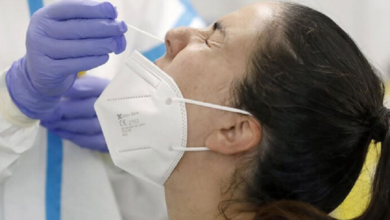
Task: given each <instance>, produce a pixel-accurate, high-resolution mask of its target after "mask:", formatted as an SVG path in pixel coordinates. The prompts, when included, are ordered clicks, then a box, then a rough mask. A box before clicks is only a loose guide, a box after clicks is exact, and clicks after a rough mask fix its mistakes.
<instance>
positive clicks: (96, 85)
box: [41, 76, 109, 152]
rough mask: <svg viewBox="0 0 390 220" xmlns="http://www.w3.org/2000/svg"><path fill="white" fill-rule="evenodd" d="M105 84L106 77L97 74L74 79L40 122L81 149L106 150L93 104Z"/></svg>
mask: <svg viewBox="0 0 390 220" xmlns="http://www.w3.org/2000/svg"><path fill="white" fill-rule="evenodd" d="M108 83H109V80H106V79H101V78H97V77H89V76H85V77H81V78H79V79H77V80H76V81H75V83H74V85H73V87H71V88H70V89H69V91H68V92H67V93H65V95H64V98H63V99H62V100H61V102H60V104H59V105H58V107H57V108H56V109H55V110H54V112H53V114H52V115H51V116H49V117H48V118H46V119H44V120H42V121H41V125H42V126H44V127H46V128H47V129H48V130H49V131H50V132H52V133H54V134H56V135H57V136H59V137H61V138H63V139H66V140H70V141H71V142H73V143H75V144H76V145H79V146H80V147H82V148H88V149H91V150H96V151H101V152H108V149H107V144H106V141H105V139H104V137H103V133H102V129H101V127H100V124H99V121H98V119H97V117H96V113H95V109H94V107H93V105H94V104H95V102H96V100H97V98H98V97H99V96H100V94H101V93H102V92H103V90H104V89H105V88H106V86H107V85H108Z"/></svg>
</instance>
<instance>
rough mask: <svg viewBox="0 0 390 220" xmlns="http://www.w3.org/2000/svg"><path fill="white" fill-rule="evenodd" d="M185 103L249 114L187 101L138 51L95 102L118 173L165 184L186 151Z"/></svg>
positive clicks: (172, 82) (172, 81) (190, 149)
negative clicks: (119, 169)
mask: <svg viewBox="0 0 390 220" xmlns="http://www.w3.org/2000/svg"><path fill="white" fill-rule="evenodd" d="M185 103H189V104H194V105H200V106H204V107H209V108H214V109H219V110H224V111H229V112H235V113H240V114H246V115H250V113H248V112H246V111H242V110H238V109H234V108H229V107H224V106H219V105H214V104H209V103H204V102H199V101H194V100H188V99H184V98H183V96H182V94H181V92H180V89H179V87H178V86H177V84H176V83H175V81H174V80H173V79H172V78H171V77H170V76H169V75H168V74H166V73H165V72H164V71H162V70H161V69H160V68H158V67H157V66H156V65H154V64H153V63H152V62H150V61H149V60H148V59H146V58H145V57H143V56H142V55H141V54H140V53H139V52H137V51H136V52H134V53H133V54H132V55H131V56H130V57H129V58H128V60H127V61H126V64H125V66H124V67H123V69H122V70H121V71H120V72H119V73H118V74H117V75H116V77H115V78H114V79H113V81H112V82H111V83H110V84H109V85H108V87H107V88H106V90H105V91H104V92H103V93H102V95H101V96H100V98H99V99H98V100H97V101H96V103H95V110H96V113H97V116H98V118H99V122H100V124H101V126H102V130H103V134H104V137H105V139H106V142H107V145H108V149H109V151H110V154H111V157H112V159H113V161H114V163H115V165H117V166H118V167H119V168H122V169H123V170H125V171H127V172H129V173H130V174H132V175H134V176H136V177H138V178H141V179H143V180H146V181H149V182H152V183H155V184H157V185H160V186H162V185H164V183H165V181H166V180H167V179H168V178H169V176H170V175H171V173H172V171H173V170H174V169H175V167H176V165H177V164H178V163H179V161H180V159H181V157H182V156H183V154H184V151H205V150H208V149H207V148H206V147H193V148H190V147H187V112H186V105H185Z"/></svg>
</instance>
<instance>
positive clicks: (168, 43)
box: [165, 39, 173, 53]
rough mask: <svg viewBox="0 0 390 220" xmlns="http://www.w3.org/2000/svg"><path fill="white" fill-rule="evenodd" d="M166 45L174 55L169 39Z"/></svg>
mask: <svg viewBox="0 0 390 220" xmlns="http://www.w3.org/2000/svg"><path fill="white" fill-rule="evenodd" d="M165 44H166V45H167V48H168V49H169V52H171V53H173V50H172V45H171V41H169V40H168V39H166V40H165Z"/></svg>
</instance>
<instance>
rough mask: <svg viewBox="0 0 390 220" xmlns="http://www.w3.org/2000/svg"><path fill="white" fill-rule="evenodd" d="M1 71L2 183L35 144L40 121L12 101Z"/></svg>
mask: <svg viewBox="0 0 390 220" xmlns="http://www.w3.org/2000/svg"><path fill="white" fill-rule="evenodd" d="M5 73H6V71H4V72H0V183H2V182H4V181H5V180H6V179H7V178H8V177H9V176H11V175H12V172H11V170H12V168H13V167H14V165H15V164H16V162H17V160H18V158H20V157H21V155H23V153H24V152H26V151H27V150H28V149H30V148H31V147H32V146H33V143H34V141H35V138H36V135H37V133H38V128H39V121H38V120H34V119H31V118H28V117H27V116H26V115H24V114H23V113H22V112H21V111H20V110H19V109H18V108H17V107H16V105H15V104H14V103H13V102H12V100H11V97H10V96H9V93H8V89H7V86H6V83H5Z"/></svg>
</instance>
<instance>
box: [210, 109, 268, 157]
mask: <svg viewBox="0 0 390 220" xmlns="http://www.w3.org/2000/svg"><path fill="white" fill-rule="evenodd" d="M260 140H261V126H260V124H259V123H258V122H257V121H256V119H254V118H253V117H249V116H245V117H240V118H239V119H238V120H237V121H236V122H235V123H232V124H231V125H230V127H226V128H221V129H219V130H215V131H213V132H212V133H211V134H210V135H209V136H208V137H207V139H206V143H205V144H206V147H207V148H209V149H210V150H212V151H215V152H218V153H221V154H226V155H233V154H238V153H242V152H246V151H249V150H251V149H253V148H255V147H257V146H258V145H259V143H260Z"/></svg>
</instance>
